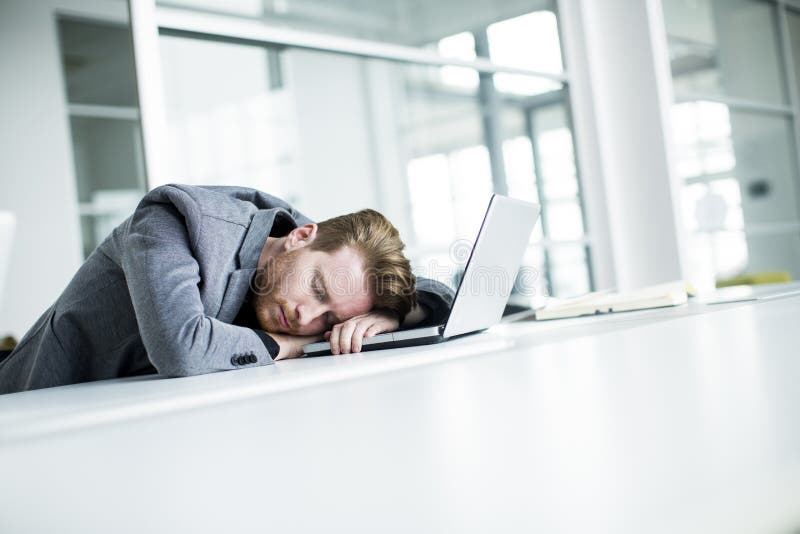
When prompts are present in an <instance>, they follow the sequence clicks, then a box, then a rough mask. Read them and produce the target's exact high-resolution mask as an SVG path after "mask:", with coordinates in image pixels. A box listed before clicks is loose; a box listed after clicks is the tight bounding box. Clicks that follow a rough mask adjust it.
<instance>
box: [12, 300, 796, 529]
mask: <svg viewBox="0 0 800 534" xmlns="http://www.w3.org/2000/svg"><path fill="white" fill-rule="evenodd" d="M798 327H800V297H788V298H784V299H778V300H773V301H767V302H759V303H747V304H732V305H724V306H713V307H705V306H700V305H695V306H688V307H682V308H675V309H664V310H653V311H649V312H641V313H631V314H619V315H615V316H608V317H601V318H597V319H575V320H567V321H552V322H547V323H523V324H515V325H508V326H502V327H498V328H496V329H493V330H492V331H490V332H488V333H486V334H482V335H479V336H473V337H470V338H464V339H460V340H457V341H454V342H452V343H447V344H444V345H440V346H433V347H425V348H411V349H401V350H397V351H386V352H382V353H372V354H370V353H367V354H363V355H354V356H341V357H336V358H333V357H331V358H316V359H308V360H299V361H291V362H281V363H279V364H277V365H275V366H274V367H262V368H257V369H251V370H240V371H236V372H229V373H219V374H215V375H207V376H201V377H193V378H189V379H180V380H159V379H153V378H138V379H133V380H123V381H111V382H105V383H95V384H84V385H78V386H70V387H65V388H56V389H52V390H42V391H35V392H28V393H22V394H15V395H7V396H2V397H0V531H2V532H10V533H26V532H59V533H68V532H76V533H87V532H108V531H113V532H131V533H140V532H193V533H194V532H201V533H202V532H215V533H216V532H259V533H260V532H265V531H273V532H298V531H302V532H348V533H349V532H370V533H373V532H382V533H383V532H398V533H410V532H548V533H549V532H558V533H571V532H576V533H578V532H580V533H582V534H583V533H586V532H602V533H604V532H610V533H627V532H630V533H636V534H641V533H662V532H663V533H678V532H680V533H693V532H697V533H703V534H708V533H714V532H724V533H726V534H728V533H754V534H755V533H757V534H765V533H770V532H776V533H778V532H793V531H796V529H798V528H800V417H798V412H799V411H800V350H798V346H800V328H798Z"/></svg>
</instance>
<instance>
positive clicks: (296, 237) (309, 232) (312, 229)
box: [283, 223, 317, 251]
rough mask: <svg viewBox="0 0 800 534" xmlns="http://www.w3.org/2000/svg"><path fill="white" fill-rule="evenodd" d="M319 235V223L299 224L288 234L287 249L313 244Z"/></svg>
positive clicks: (285, 245)
mask: <svg viewBox="0 0 800 534" xmlns="http://www.w3.org/2000/svg"><path fill="white" fill-rule="evenodd" d="M316 237H317V225H316V224H314V223H308V224H304V225H303V226H298V227H297V228H295V229H294V230H292V231H291V232H289V233H288V234H287V235H286V241H284V245H283V246H284V249H285V250H287V251H288V250H295V249H298V248H302V247H304V246H306V245H309V244H311V243H312V242H313V241H314V239H315V238H316Z"/></svg>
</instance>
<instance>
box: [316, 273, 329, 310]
mask: <svg viewBox="0 0 800 534" xmlns="http://www.w3.org/2000/svg"><path fill="white" fill-rule="evenodd" d="M313 289H314V296H315V297H316V298H317V300H318V301H320V302H322V303H324V302H326V301H327V300H328V294H327V292H326V291H325V286H324V285H323V284H322V277H321V276H320V274H319V271H317V273H316V276H314V288H313Z"/></svg>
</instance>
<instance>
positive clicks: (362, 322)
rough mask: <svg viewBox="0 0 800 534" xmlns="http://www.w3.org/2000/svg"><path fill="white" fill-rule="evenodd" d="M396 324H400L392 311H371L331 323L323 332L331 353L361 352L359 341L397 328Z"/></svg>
mask: <svg viewBox="0 0 800 534" xmlns="http://www.w3.org/2000/svg"><path fill="white" fill-rule="evenodd" d="M398 326H400V321H398V320H397V316H396V315H394V314H393V313H391V312H384V311H371V312H369V313H365V314H364V315H356V316H355V317H352V318H350V319H348V320H346V321H344V322H343V323H339V324H336V325H333V328H331V330H330V332H325V339H327V340H328V341H330V343H331V353H333V354H348V353H350V352H361V342H362V341H363V340H364V338H366V337H372V336H374V335H376V334H382V333H384V332H393V331H395V330H397V327H398Z"/></svg>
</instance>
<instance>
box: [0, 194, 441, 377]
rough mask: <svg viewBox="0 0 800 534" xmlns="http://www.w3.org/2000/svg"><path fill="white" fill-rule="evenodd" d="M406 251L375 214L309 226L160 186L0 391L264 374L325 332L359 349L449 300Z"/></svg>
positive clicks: (17, 355)
mask: <svg viewBox="0 0 800 534" xmlns="http://www.w3.org/2000/svg"><path fill="white" fill-rule="evenodd" d="M402 249H403V243H402V241H400V238H399V235H398V233H397V230H395V229H394V227H393V226H392V225H391V224H390V223H389V222H388V221H387V220H386V219H385V218H384V217H383V216H382V215H380V214H379V213H377V212H375V211H372V210H364V211H361V212H358V213H354V214H350V215H345V216H342V217H337V218H334V219H331V220H328V221H324V222H322V223H320V224H319V225H316V224H314V223H313V222H312V221H311V220H310V219H308V218H307V217H306V216H304V215H303V214H301V213H300V212H298V211H297V210H295V209H294V208H292V207H291V206H289V205H288V204H287V203H285V202H284V201H282V200H280V199H278V198H275V197H272V196H270V195H267V194H265V193H261V192H259V191H256V190H253V189H246V188H238V187H194V186H187V185H167V186H163V187H159V188H157V189H154V190H153V191H151V192H150V193H148V194H147V195H146V196H145V197H144V199H143V200H142V201H141V203H140V204H139V206H138V207H137V209H136V211H135V212H134V213H133V215H132V216H131V217H130V218H128V219H127V220H126V221H125V222H124V223H123V224H121V225H120V226H119V227H117V228H116V229H115V230H114V231H113V232H112V233H111V235H110V236H109V237H108V238H107V239H106V240H105V241H104V242H103V243H102V244H101V245H100V246H99V247H98V248H97V249H96V250H95V251H94V252H93V253H92V254H91V255H90V256H89V258H88V259H87V260H86V262H85V263H84V264H83V265H82V266H81V268H80V269H79V270H78V272H77V274H76V275H75V277H74V278H73V279H72V281H71V282H70V283H69V285H68V286H67V288H66V289H65V290H64V292H63V293H62V294H61V296H60V297H59V298H58V300H56V302H55V304H53V306H52V307H50V309H48V310H47V311H46V312H45V313H44V314H43V315H42V317H41V318H40V319H39V320H38V321H37V322H36V324H34V326H33V327H32V328H31V330H30V331H29V332H28V333H27V334H26V335H25V336H24V337H23V338H22V340H21V341H20V343H19V345H18V346H17V347H16V349H15V350H14V351H13V352H12V353H11V354H10V355H9V356H8V357H7V358H6V359H5V360H4V361H3V362H2V363H0V393H10V392H16V391H25V390H30V389H38V388H44V387H51V386H58V385H64V384H73V383H78V382H87V381H92V380H101V379H106V378H114V377H123V376H135V375H142V374H150V373H155V372H157V373H159V374H161V375H164V376H170V377H179V376H191V375H197V374H203V373H210V372H216V371H225V370H230V369H239V368H243V367H252V366H257V365H267V364H270V363H273V362H274V361H276V360H281V359H286V358H294V357H297V356H300V355H301V354H302V346H303V345H304V344H306V343H310V342H313V341H316V340H319V339H322V338H323V336H324V337H326V338H329V339H330V341H331V346H332V352H333V353H334V354H339V353H348V352H358V351H359V350H360V348H361V342H362V340H363V338H364V337H365V336H371V335H375V334H378V333H381V332H388V331H392V330H395V329H397V328H398V327H399V326H401V325H402V326H404V327H405V326H412V325H420V324H422V323H430V324H433V323H435V322H438V321H441V320H443V318H444V315H446V313H447V310H448V309H449V305H450V304H451V302H452V297H453V294H452V291H450V290H449V289H448V288H447V287H446V286H444V285H442V284H438V283H436V282H433V281H431V280H425V279H418V280H415V278H414V276H413V275H412V274H411V271H410V268H409V263H408V260H406V258H405V257H404V256H403V254H402ZM415 284H416V286H415Z"/></svg>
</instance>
